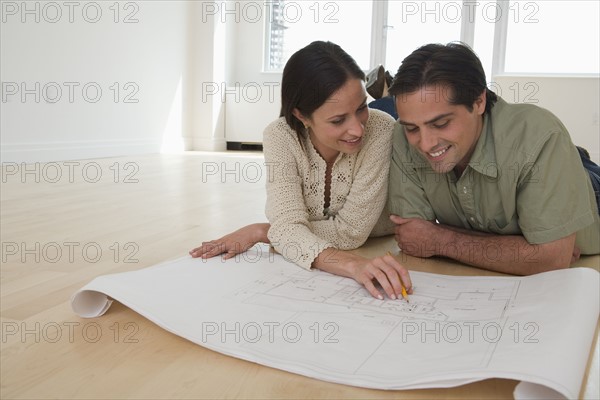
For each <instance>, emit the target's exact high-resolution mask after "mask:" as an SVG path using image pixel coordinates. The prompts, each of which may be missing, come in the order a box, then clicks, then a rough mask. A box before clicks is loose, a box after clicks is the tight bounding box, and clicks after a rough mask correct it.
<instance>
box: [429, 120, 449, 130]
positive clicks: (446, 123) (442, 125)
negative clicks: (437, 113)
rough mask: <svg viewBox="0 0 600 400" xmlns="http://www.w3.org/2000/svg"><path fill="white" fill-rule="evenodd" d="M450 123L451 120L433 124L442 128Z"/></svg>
mask: <svg viewBox="0 0 600 400" xmlns="http://www.w3.org/2000/svg"><path fill="white" fill-rule="evenodd" d="M449 123H450V121H446V122H444V123H443V124H434V125H433V126H434V127H435V128H437V129H441V128H444V127H445V126H447V125H448V124H449Z"/></svg>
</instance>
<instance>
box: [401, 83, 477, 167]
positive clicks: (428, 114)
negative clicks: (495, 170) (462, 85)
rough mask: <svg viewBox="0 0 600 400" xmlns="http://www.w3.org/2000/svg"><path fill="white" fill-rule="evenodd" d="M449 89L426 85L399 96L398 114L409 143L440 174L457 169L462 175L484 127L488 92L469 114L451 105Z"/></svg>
mask: <svg viewBox="0 0 600 400" xmlns="http://www.w3.org/2000/svg"><path fill="white" fill-rule="evenodd" d="M450 95H451V92H450V88H448V87H447V86H442V85H436V86H426V87H422V88H421V89H419V90H417V91H416V92H413V93H408V94H403V95H398V96H396V111H398V119H399V122H400V124H402V125H403V126H404V132H405V135H406V139H407V140H408V143H409V144H410V145H411V146H413V147H414V148H415V149H417V150H418V151H419V152H420V153H421V154H423V156H424V157H425V158H426V159H427V161H429V163H430V164H431V168H433V170H434V171H436V172H438V173H441V174H442V173H446V172H449V171H451V170H452V169H454V168H456V172H457V173H458V175H459V176H460V175H461V174H462V172H463V171H464V169H465V168H466V166H467V165H468V163H469V160H470V159H471V155H472V154H473V151H474V150H475V146H476V144H477V140H478V139H479V136H480V134H481V130H482V128H483V113H484V112H485V101H486V98H485V91H483V92H482V94H481V95H480V96H479V97H478V98H477V99H476V100H475V102H474V103H473V110H472V111H469V110H468V109H467V107H465V106H463V105H453V104H450V102H449V99H450V97H451V96H450Z"/></svg>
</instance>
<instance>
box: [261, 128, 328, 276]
mask: <svg viewBox="0 0 600 400" xmlns="http://www.w3.org/2000/svg"><path fill="white" fill-rule="evenodd" d="M263 151H264V155H265V164H266V167H267V183H266V187H267V204H266V210H265V211H266V216H267V219H268V220H269V223H270V224H271V227H270V228H269V232H268V237H269V241H270V242H271V245H272V246H273V247H274V248H275V250H276V251H277V252H278V253H280V254H281V255H282V256H283V257H284V258H285V259H287V260H288V261H291V262H294V263H296V264H297V265H299V266H300V267H302V268H305V269H310V268H311V265H312V262H313V261H314V259H315V258H317V256H318V255H319V253H321V252H322V251H323V250H324V249H326V248H328V247H333V246H334V245H333V244H332V243H331V242H330V241H328V240H327V239H326V238H324V237H319V236H318V235H317V234H315V233H314V232H313V227H312V224H311V222H310V219H309V213H308V210H307V205H306V203H305V198H304V195H303V179H304V176H305V175H306V174H305V173H304V172H305V170H306V168H307V161H306V160H305V157H306V156H305V153H304V150H303V148H302V145H301V143H300V141H299V139H298V137H297V135H296V133H295V132H294V131H293V130H292V129H291V128H290V127H289V126H288V125H287V123H286V122H285V120H284V119H283V118H280V119H278V120H276V121H274V122H273V123H271V124H270V125H269V126H267V128H266V129H265V131H264V134H263Z"/></svg>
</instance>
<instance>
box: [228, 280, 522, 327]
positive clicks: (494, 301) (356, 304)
mask: <svg viewBox="0 0 600 400" xmlns="http://www.w3.org/2000/svg"><path fill="white" fill-rule="evenodd" d="M413 281H414V282H415V287H414V293H413V294H412V295H411V296H410V302H406V301H404V300H403V299H399V300H391V299H384V300H379V299H376V298H373V297H372V296H371V295H370V294H369V293H368V292H367V291H366V290H365V289H364V288H363V287H362V286H361V285H359V284H358V283H356V281H354V280H352V279H349V278H343V277H339V276H334V275H330V274H326V273H322V272H318V271H316V272H309V271H299V272H296V273H293V274H291V275H284V274H264V275H263V276H261V277H260V278H258V279H256V280H255V281H253V282H251V283H250V284H248V285H245V286H243V287H242V288H240V289H238V290H236V291H235V292H233V293H232V294H231V298H235V299H237V300H238V301H243V302H246V303H249V304H268V305H271V306H273V305H275V306H277V304H282V303H281V300H295V301H296V303H295V304H297V305H300V306H301V307H302V309H303V310H307V309H321V310H322V307H319V306H322V305H325V304H326V305H330V306H339V307H340V308H345V309H347V310H352V311H353V312H357V311H360V312H363V313H377V314H383V315H385V316H386V317H389V316H395V317H399V318H400V317H402V318H415V319H424V320H434V321H448V322H450V321H454V322H456V321H474V320H477V321H485V320H499V319H501V318H502V317H503V316H504V313H505V310H506V309H507V308H508V307H509V306H510V304H511V302H512V301H513V300H514V298H515V296H516V294H517V293H518V289H519V282H515V281H514V280H506V281H502V280H497V281H494V282H493V283H490V282H488V281H486V280H482V281H481V282H473V281H470V282H469V283H468V284H467V285H465V284H464V283H461V282H457V281H456V280H447V281H446V282H443V281H442V282H440V279H436V280H435V281H433V280H431V279H429V278H428V277H427V275H420V274H418V273H416V272H413Z"/></svg>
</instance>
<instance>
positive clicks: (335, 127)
mask: <svg viewBox="0 0 600 400" xmlns="http://www.w3.org/2000/svg"><path fill="white" fill-rule="evenodd" d="M294 115H295V116H296V117H297V118H298V119H300V121H302V123H304V125H305V126H308V128H309V135H310V140H311V142H312V144H313V146H315V149H316V150H317V151H318V152H319V154H320V155H321V157H323V159H324V160H325V161H326V162H333V161H334V160H335V158H336V157H337V155H338V154H339V153H346V154H353V153H356V152H358V151H359V150H360V149H361V148H362V145H363V136H364V134H365V124H366V123H367V120H368V119H369V109H368V108H367V93H366V90H365V84H364V82H363V81H362V80H360V79H356V78H350V79H348V80H347V81H346V83H344V85H343V86H342V87H341V88H339V89H338V90H337V91H336V92H334V93H333V94H332V95H331V96H330V97H329V98H328V99H327V100H326V101H325V103H323V104H322V105H321V107H319V108H317V109H316V110H315V111H314V112H313V113H312V115H311V116H310V117H308V118H307V117H304V116H303V115H302V114H301V113H300V112H299V111H298V110H297V109H296V110H294Z"/></svg>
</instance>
